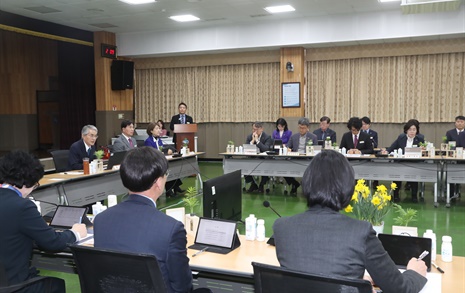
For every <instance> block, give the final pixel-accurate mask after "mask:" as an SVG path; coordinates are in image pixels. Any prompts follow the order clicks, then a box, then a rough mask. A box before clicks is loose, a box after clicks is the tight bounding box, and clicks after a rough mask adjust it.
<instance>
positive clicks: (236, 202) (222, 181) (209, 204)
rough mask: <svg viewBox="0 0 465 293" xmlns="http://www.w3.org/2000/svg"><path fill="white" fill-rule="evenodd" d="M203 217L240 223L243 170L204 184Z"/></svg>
mask: <svg viewBox="0 0 465 293" xmlns="http://www.w3.org/2000/svg"><path fill="white" fill-rule="evenodd" d="M203 216H204V217H206V218H219V219H224V220H233V221H240V220H241V218H242V186H241V170H237V171H234V172H231V173H228V174H224V175H222V176H219V177H216V178H212V179H210V180H207V181H205V182H204V183H203Z"/></svg>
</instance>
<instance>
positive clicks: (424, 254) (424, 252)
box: [417, 250, 429, 261]
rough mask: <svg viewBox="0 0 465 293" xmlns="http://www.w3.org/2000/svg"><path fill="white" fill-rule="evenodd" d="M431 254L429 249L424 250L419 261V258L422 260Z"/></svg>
mask: <svg viewBox="0 0 465 293" xmlns="http://www.w3.org/2000/svg"><path fill="white" fill-rule="evenodd" d="M428 254H429V251H428V250H425V251H423V252H422V253H421V254H420V256H419V257H418V259H417V261H418V260H422V259H423V258H425V256H427V255H428Z"/></svg>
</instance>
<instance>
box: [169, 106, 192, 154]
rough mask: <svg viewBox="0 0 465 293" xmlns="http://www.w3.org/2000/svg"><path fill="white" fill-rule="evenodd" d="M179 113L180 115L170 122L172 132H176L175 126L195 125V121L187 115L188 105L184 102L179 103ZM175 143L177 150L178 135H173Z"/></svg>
mask: <svg viewBox="0 0 465 293" xmlns="http://www.w3.org/2000/svg"><path fill="white" fill-rule="evenodd" d="M178 111H179V114H177V115H174V116H173V117H172V118H171V122H170V129H171V132H174V124H192V123H194V120H193V119H192V117H191V116H189V115H187V114H186V111H187V105H186V104H185V103H184V102H181V103H179V105H178ZM173 143H174V145H175V147H176V149H177V148H178V146H177V145H176V133H175V134H173Z"/></svg>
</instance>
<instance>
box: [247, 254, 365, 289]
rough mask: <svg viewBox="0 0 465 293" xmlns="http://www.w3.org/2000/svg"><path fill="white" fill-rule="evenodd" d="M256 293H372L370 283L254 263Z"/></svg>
mask: <svg viewBox="0 0 465 293" xmlns="http://www.w3.org/2000/svg"><path fill="white" fill-rule="evenodd" d="M252 266H253V271H254V279H255V293H278V292H279V293H286V292H289V293H291V292H292V293H294V292H299V293H305V292H312V293H333V292H334V293H336V292H337V293H372V286H371V284H370V282H368V281H365V280H356V279H348V278H334V277H328V276H323V275H312V274H307V273H302V272H297V271H292V270H288V269H285V268H282V267H276V266H270V265H265V264H261V263H255V262H252Z"/></svg>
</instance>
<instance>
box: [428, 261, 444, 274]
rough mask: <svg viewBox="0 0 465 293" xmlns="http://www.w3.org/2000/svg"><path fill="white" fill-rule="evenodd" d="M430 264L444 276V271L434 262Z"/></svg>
mask: <svg viewBox="0 0 465 293" xmlns="http://www.w3.org/2000/svg"><path fill="white" fill-rule="evenodd" d="M431 264H432V265H433V266H434V267H435V268H436V270H438V271H439V272H440V273H441V274H444V271H443V270H442V269H441V268H440V267H439V266H438V265H437V264H435V263H434V262H431Z"/></svg>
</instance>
